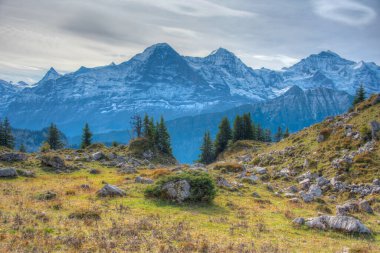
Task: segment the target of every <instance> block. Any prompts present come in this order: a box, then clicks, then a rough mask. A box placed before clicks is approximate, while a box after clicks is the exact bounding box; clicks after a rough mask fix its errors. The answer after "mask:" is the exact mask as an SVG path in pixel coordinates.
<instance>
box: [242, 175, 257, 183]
mask: <svg viewBox="0 0 380 253" xmlns="http://www.w3.org/2000/svg"><path fill="white" fill-rule="evenodd" d="M241 181H242V182H246V183H249V184H256V183H257V181H259V178H258V177H257V176H255V175H250V176H248V177H242V179H241Z"/></svg>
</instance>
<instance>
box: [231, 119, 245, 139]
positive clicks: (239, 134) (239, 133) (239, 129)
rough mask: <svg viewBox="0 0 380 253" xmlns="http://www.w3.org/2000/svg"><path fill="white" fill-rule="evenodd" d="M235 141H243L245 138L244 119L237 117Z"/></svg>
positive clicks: (234, 132) (234, 133)
mask: <svg viewBox="0 0 380 253" xmlns="http://www.w3.org/2000/svg"><path fill="white" fill-rule="evenodd" d="M232 135H233V140H234V141H238V140H243V138H244V126H243V119H242V118H241V117H240V116H239V115H237V116H236V118H235V120H234V129H233V134H232Z"/></svg>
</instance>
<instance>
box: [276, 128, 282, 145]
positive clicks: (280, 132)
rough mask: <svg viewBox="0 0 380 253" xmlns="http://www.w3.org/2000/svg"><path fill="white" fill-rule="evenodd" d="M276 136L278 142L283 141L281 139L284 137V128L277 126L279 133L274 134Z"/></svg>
mask: <svg viewBox="0 0 380 253" xmlns="http://www.w3.org/2000/svg"><path fill="white" fill-rule="evenodd" d="M274 138H275V140H276V141H277V142H279V141H281V139H282V128H281V127H280V126H279V127H278V128H277V133H276V135H275V136H274Z"/></svg>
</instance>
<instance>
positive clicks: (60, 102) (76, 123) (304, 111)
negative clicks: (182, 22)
mask: <svg viewBox="0 0 380 253" xmlns="http://www.w3.org/2000/svg"><path fill="white" fill-rule="evenodd" d="M360 84H363V85H364V87H365V90H366V92H367V93H368V94H371V93H376V92H380V67H379V66H377V65H376V64H375V63H373V62H363V61H360V62H354V61H350V60H346V59H344V58H342V57H340V56H339V55H338V54H336V53H334V52H331V51H323V52H320V53H318V54H312V55H310V56H308V57H306V58H304V59H302V60H301V61H300V62H298V63H297V64H295V65H293V66H291V67H289V68H284V69H282V70H279V71H275V70H270V69H265V68H261V69H252V68H250V67H248V66H247V65H245V64H244V63H243V62H242V61H241V60H240V59H239V58H238V57H236V56H235V55H234V54H233V53H232V52H230V51H228V50H226V49H223V48H219V49H217V50H215V51H213V52H212V53H211V54H209V55H208V56H206V57H190V56H182V55H180V54H179V53H177V52H176V51H175V50H174V49H173V48H172V47H171V46H170V45H168V44H166V43H159V44H155V45H153V46H150V47H148V48H147V49H145V50H144V51H143V52H142V53H140V54H137V55H136V56H134V57H132V58H131V59H130V60H128V61H125V62H122V63H120V64H114V63H112V64H110V65H106V66H101V67H95V68H86V67H81V68H79V69H78V70H77V71H74V72H72V73H67V74H64V75H61V74H59V73H58V72H57V71H55V70H54V68H51V69H50V70H49V71H48V72H47V73H46V74H45V76H44V77H43V78H42V79H41V80H40V81H39V82H37V83H36V84H32V85H27V84H26V83H23V82H19V83H17V84H13V83H9V82H6V81H0V117H4V116H8V117H9V118H10V120H11V123H12V125H13V126H14V127H16V128H26V129H31V130H39V129H42V128H44V127H46V126H48V125H49V124H50V123H51V122H55V123H56V124H57V125H58V127H59V128H60V129H61V130H62V131H63V132H64V133H65V134H66V135H67V136H68V137H73V136H76V135H79V134H80V132H81V129H82V127H83V124H84V123H85V122H88V123H89V124H90V126H91V128H92V130H93V131H94V132H95V133H108V132H112V131H120V130H125V129H128V128H129V124H130V118H131V116H132V115H134V114H144V113H148V114H149V115H151V116H154V117H155V118H158V117H159V116H160V115H163V116H164V117H165V119H166V120H168V121H169V122H177V123H173V124H174V125H177V124H178V126H179V125H181V124H180V123H178V122H182V121H183V120H184V121H186V119H193V120H196V119H197V118H200V119H202V120H203V122H205V119H208V118H207V117H211V116H210V115H221V113H229V112H231V111H243V110H248V111H250V112H251V113H252V114H253V118H254V119H255V120H257V121H258V122H261V123H262V124H263V125H266V126H267V127H269V128H272V130H273V128H274V127H275V125H283V126H288V127H289V128H290V129H291V130H292V131H297V130H299V129H301V128H303V127H305V126H308V125H310V124H312V123H315V122H317V121H318V120H321V119H323V118H324V117H326V116H329V115H335V114H338V113H341V112H343V111H345V110H347V109H348V108H349V106H350V103H351V102H350V101H351V99H352V97H351V96H352V95H353V94H354V93H355V91H356V89H357V88H358V87H359V86H360ZM204 114H205V115H209V116H202V115H204ZM231 115H232V114H231ZM215 117H216V118H218V117H217V116H215ZM218 119H219V118H218ZM176 120H179V121H176ZM214 123H215V122H214V121H213V124H214ZM171 124H172V123H169V128H170V129H171V130H172V132H173V131H174V132H175V131H176V130H178V131H181V129H174V128H173V127H171V126H170V125H171ZM181 127H182V126H181ZM210 127H211V126H210ZM182 129H183V128H182ZM202 129H204V127H203V128H202ZM184 135H185V134H184ZM105 136H107V134H106V135H105ZM198 137H199V136H198ZM175 143H177V139H176V138H175V136H174V135H173V144H174V150H176V148H175V145H176V144H175ZM178 143H181V141H180V140H179V141H178ZM194 152H195V151H194ZM180 160H181V159H180Z"/></svg>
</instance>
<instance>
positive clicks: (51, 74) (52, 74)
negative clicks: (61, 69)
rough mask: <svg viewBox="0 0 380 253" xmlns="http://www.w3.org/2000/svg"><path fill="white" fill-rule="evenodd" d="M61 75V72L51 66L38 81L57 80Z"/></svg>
mask: <svg viewBox="0 0 380 253" xmlns="http://www.w3.org/2000/svg"><path fill="white" fill-rule="evenodd" d="M61 76H62V75H61V74H59V73H58V72H57V71H56V70H55V69H54V68H53V67H51V68H50V69H49V70H48V71H47V72H46V74H45V75H44V77H43V78H42V79H41V80H40V81H39V82H38V83H43V82H46V81H49V80H56V79H58V78H60V77H61Z"/></svg>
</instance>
